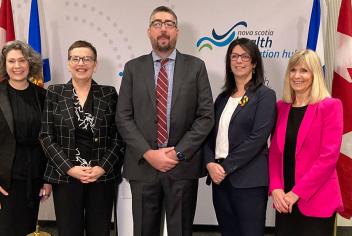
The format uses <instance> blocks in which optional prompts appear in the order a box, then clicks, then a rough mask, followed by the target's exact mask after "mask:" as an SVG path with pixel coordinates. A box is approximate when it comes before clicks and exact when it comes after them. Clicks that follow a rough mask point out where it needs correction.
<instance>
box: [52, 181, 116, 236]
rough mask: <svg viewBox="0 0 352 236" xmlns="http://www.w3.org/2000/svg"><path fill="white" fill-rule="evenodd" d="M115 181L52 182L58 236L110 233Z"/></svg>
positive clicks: (98, 235)
mask: <svg viewBox="0 0 352 236" xmlns="http://www.w3.org/2000/svg"><path fill="white" fill-rule="evenodd" d="M115 191H117V184H116V183H115V182H109V183H100V182H99V183H89V184H83V183H81V182H79V181H76V180H74V181H72V182H70V183H64V184H53V197H54V207H55V215H56V223H57V228H58V232H59V235H60V236H83V235H84V232H85V235H86V236H109V235H110V228H111V214H112V206H113V200H114V194H115Z"/></svg>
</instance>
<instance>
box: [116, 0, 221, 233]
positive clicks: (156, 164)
mask: <svg viewBox="0 0 352 236" xmlns="http://www.w3.org/2000/svg"><path fill="white" fill-rule="evenodd" d="M177 23H178V22H177V16H176V14H175V13H174V12H173V11H172V10H171V9H170V8H168V7H165V6H160V7H157V8H156V9H154V10H153V12H152V13H151V16H150V21H149V28H148V31H147V33H148V37H149V39H150V42H151V45H152V48H153V50H152V52H151V53H150V54H148V55H143V56H140V57H138V58H136V59H133V60H131V61H129V62H127V63H126V65H125V68H124V75H123V79H122V83H121V87H120V93H119V100H118V112H117V115H116V120H117V126H118V129H119V131H120V134H121V136H122V137H123V138H124V140H125V142H126V144H127V147H126V155H125V160H124V169H123V176H124V177H125V178H126V179H127V180H129V183H130V186H131V192H132V212H133V223H134V228H133V229H134V235H135V236H142V235H143V236H155V235H160V228H161V227H160V226H161V223H162V222H163V220H162V211H163V209H165V213H166V221H167V231H168V235H169V236H191V235H192V224H193V219H194V214H195V208H196V202H197V190H198V178H200V177H202V176H203V175H204V173H203V171H202V157H201V153H200V151H201V148H200V147H201V145H202V144H203V142H204V140H205V138H206V137H207V135H208V133H209V132H210V130H211V129H212V126H213V123H214V121H213V99H212V94H211V89H210V84H209V80H208V75H207V71H206V68H205V64H204V62H203V61H202V60H200V59H198V58H196V57H193V56H190V55H186V54H182V53H180V52H179V51H178V50H176V49H175V46H176V41H177V37H178V32H179V29H178V27H177Z"/></svg>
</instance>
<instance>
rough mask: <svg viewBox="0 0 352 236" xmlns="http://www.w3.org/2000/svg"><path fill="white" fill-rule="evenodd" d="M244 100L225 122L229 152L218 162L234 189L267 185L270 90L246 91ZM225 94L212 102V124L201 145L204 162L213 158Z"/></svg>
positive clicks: (273, 99)
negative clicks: (246, 99) (227, 128)
mask: <svg viewBox="0 0 352 236" xmlns="http://www.w3.org/2000/svg"><path fill="white" fill-rule="evenodd" d="M245 96H247V97H248V102H247V103H246V104H244V105H243V106H241V105H240V104H239V105H238V106H237V108H236V110H235V111H234V113H233V115H232V118H231V121H230V124H229V131H228V137H229V154H228V156H227V157H226V159H225V160H224V161H223V162H222V163H221V165H222V166H223V168H224V169H225V172H226V173H227V174H228V175H229V176H228V177H227V178H230V181H231V184H232V185H233V186H234V187H237V188H250V187H259V186H268V145H267V140H268V137H269V136H270V134H271V132H272V130H273V127H274V124H275V117H276V108H275V103H276V95H275V92H274V90H272V89H270V88H268V87H266V86H264V85H262V86H260V87H259V88H258V89H257V90H255V91H250V90H247V92H246V94H245ZM228 99H229V96H228V95H226V94H225V93H221V94H220V95H219V96H218V97H217V99H216V101H215V105H214V107H215V126H214V128H213V130H212V132H211V134H210V135H209V137H208V139H207V141H206V144H205V145H204V149H203V151H204V157H205V158H204V159H205V165H207V164H208V163H209V162H214V160H215V144H216V136H217V133H218V127H219V120H220V117H221V114H222V112H223V110H224V108H225V106H226V103H227V101H228Z"/></svg>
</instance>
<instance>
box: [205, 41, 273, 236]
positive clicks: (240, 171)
mask: <svg viewBox="0 0 352 236" xmlns="http://www.w3.org/2000/svg"><path fill="white" fill-rule="evenodd" d="M275 102H276V96H275V92H274V91H273V90H272V89H269V88H268V87H266V86H265V85H264V72H263V63H262V58H261V55H260V52H259V50H258V47H257V46H256V45H255V44H254V43H253V42H252V41H251V40H249V39H246V38H239V39H236V40H234V41H233V42H232V43H231V44H230V45H229V47H228V50H227V53H226V82H225V86H224V91H223V92H222V93H221V94H220V95H219V96H218V97H217V99H216V101H215V127H214V129H213V131H212V133H211V134H210V136H209V137H208V140H207V142H206V144H205V150H204V151H205V152H204V155H205V162H206V168H207V170H208V173H209V176H210V178H211V180H212V182H213V204H214V208H215V212H216V217H217V220H218V223H219V227H220V231H221V234H222V235H223V236H227V235H231V236H237V235H238V236H244V235H246V236H247V235H248V236H263V235H264V228H265V214H266V205H267V195H268V164H267V162H268V147H267V139H268V137H269V135H270V133H271V131H272V129H273V126H274V121H275Z"/></svg>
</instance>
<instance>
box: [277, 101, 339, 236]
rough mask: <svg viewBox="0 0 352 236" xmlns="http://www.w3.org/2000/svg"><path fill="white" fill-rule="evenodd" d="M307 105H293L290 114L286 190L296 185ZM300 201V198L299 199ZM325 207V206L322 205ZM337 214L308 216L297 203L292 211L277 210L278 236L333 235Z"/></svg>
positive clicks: (286, 141)
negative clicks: (280, 211) (300, 141)
mask: <svg viewBox="0 0 352 236" xmlns="http://www.w3.org/2000/svg"><path fill="white" fill-rule="evenodd" d="M306 109H307V106H304V107H291V109H290V114H289V116H288V121H287V127H286V137H285V147H284V185H285V186H284V191H285V193H287V192H289V191H291V190H292V188H293V187H294V185H295V161H296V160H295V159H296V158H295V157H296V142H297V135H298V131H299V127H300V125H301V122H302V120H303V117H304V113H305V112H306ZM298 201H299V200H298ZM322 207H324V206H322ZM334 223H335V215H333V216H331V217H329V218H318V217H308V216H305V215H303V214H302V213H301V212H300V211H299V209H298V207H297V203H296V204H294V205H293V208H292V213H291V214H290V213H279V212H276V219H275V231H276V233H275V235H276V236H332V235H333V230H334Z"/></svg>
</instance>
